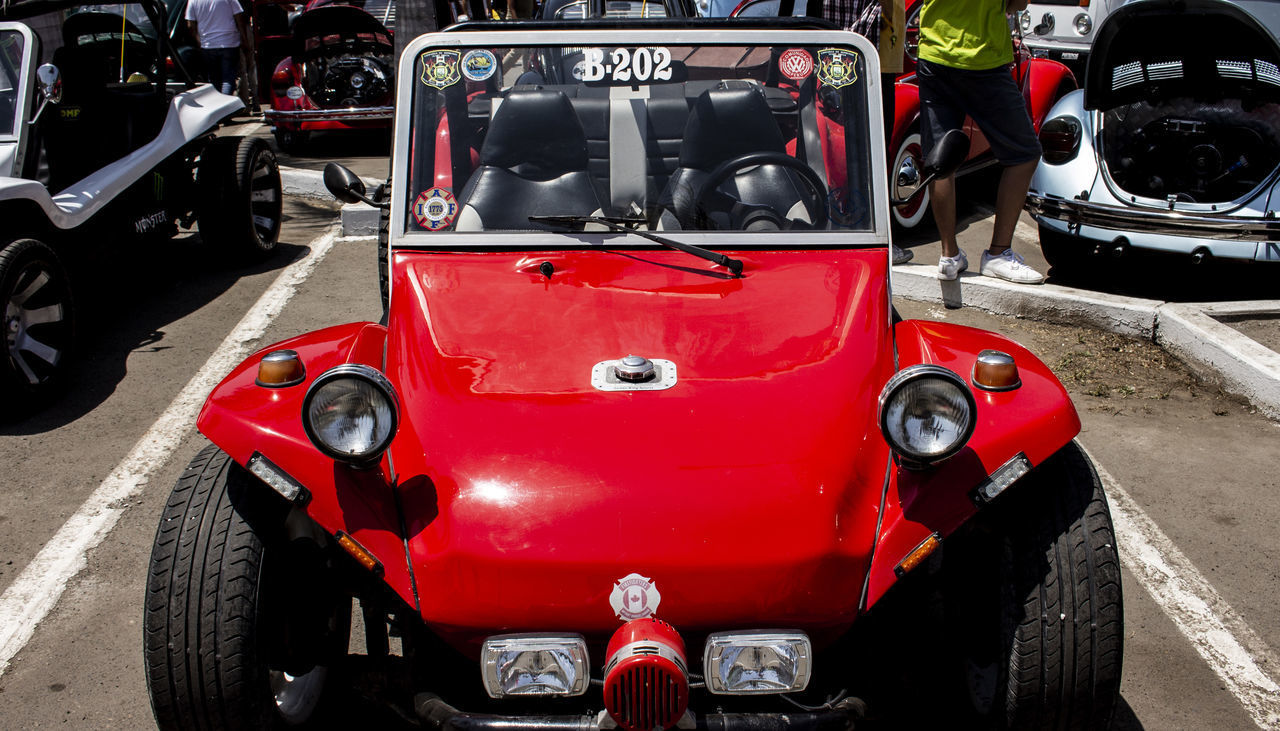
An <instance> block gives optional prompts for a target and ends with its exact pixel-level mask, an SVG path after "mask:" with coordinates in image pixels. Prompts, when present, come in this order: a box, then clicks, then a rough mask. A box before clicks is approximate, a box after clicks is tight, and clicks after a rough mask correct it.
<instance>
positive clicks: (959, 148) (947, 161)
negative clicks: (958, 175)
mask: <svg viewBox="0 0 1280 731" xmlns="http://www.w3.org/2000/svg"><path fill="white" fill-rule="evenodd" d="M967 157H969V135H967V134H965V133H964V132H962V131H960V130H958V129H953V130H950V131H948V132H947V133H946V134H945V135H943V136H942V139H941V140H938V144H936V145H934V146H933V149H932V150H929V155H928V156H927V157H925V159H924V173H925V177H926V179H928V180H931V179H933V178H945V177H947V176H948V175H952V174H954V173H955V171H957V170H959V169H960V166H961V165H963V164H964V161H965V158H967Z"/></svg>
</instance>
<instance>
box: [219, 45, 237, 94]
mask: <svg viewBox="0 0 1280 731" xmlns="http://www.w3.org/2000/svg"><path fill="white" fill-rule="evenodd" d="M222 51H223V53H222V93H223V94H231V95H234V94H235V93H236V81H238V80H239V78H240V49H239V48H224V49H222Z"/></svg>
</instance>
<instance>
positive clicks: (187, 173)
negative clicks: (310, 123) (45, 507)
mask: <svg viewBox="0 0 1280 731" xmlns="http://www.w3.org/2000/svg"><path fill="white" fill-rule="evenodd" d="M164 18H165V9H164V6H163V5H162V4H161V3H159V2H158V0H143V2H139V3H131V4H126V5H120V4H113V5H94V4H89V5H85V4H73V3H69V2H57V1H54V2H50V1H48V0H26V1H23V0H14V1H12V2H8V3H5V5H4V7H3V9H2V10H0V220H3V221H4V226H3V229H2V233H0V306H3V308H4V325H3V326H4V338H5V343H4V344H5V348H4V357H3V358H0V393H4V394H5V396H6V398H5V399H4V401H3V403H6V404H12V403H13V401H14V400H15V399H21V400H27V399H30V397H32V396H37V395H40V394H42V393H44V392H46V391H48V390H49V388H50V386H51V385H52V384H53V383H55V382H56V381H57V380H58V377H59V375H60V373H61V372H62V371H64V370H65V368H66V364H67V360H68V354H69V353H70V352H71V351H72V348H73V345H74V339H75V318H74V308H73V293H72V286H71V278H70V277H69V276H68V271H67V269H66V268H65V267H64V265H63V262H64V261H69V260H72V259H74V258H76V257H77V256H79V255H80V254H82V253H83V252H84V251H85V249H86V247H89V246H94V245H98V244H101V243H104V242H115V241H119V240H123V239H133V238H138V239H146V238H169V237H172V236H174V235H176V234H177V233H178V230H179V228H189V227H191V226H192V225H193V224H195V223H197V222H198V224H199V230H200V233H201V235H202V236H203V238H204V239H205V240H206V241H208V242H210V243H212V244H214V245H216V246H218V247H223V248H226V249H227V250H228V251H229V252H230V251H234V252H236V253H238V254H240V255H259V256H261V255H263V254H265V253H267V252H270V251H272V250H273V249H274V247H275V244H276V238H277V236H278V234H279V231H280V220H281V195H280V194H281V189H280V175H279V170H278V168H277V166H276V161H275V156H274V155H273V153H272V152H271V150H270V149H269V148H268V146H267V145H266V144H265V143H264V142H263V141H262V140H257V139H252V138H246V137H232V136H221V137H219V136H215V134H214V132H215V130H216V129H217V128H218V126H219V124H221V123H222V122H223V121H224V120H226V119H228V118H229V117H231V116H232V115H234V114H235V113H236V112H237V111H239V110H240V109H241V108H243V105H242V104H241V102H240V100H239V99H236V98H235V97H231V96H226V95H223V94H220V93H218V92H217V91H216V90H214V89H213V88H212V87H211V86H209V85H208V84H201V85H196V84H195V83H193V82H192V81H191V80H190V78H189V77H188V76H187V74H186V73H185V70H184V69H183V67H182V64H181V62H180V61H179V60H178V58H177V54H176V53H174V51H173V49H172V47H171V45H170V42H169V39H168V38H167V35H166V34H165V33H163V32H160V33H157V32H156V29H157V28H159V29H163V28H165V24H164ZM171 75H173V76H177V77H178V78H177V79H176V80H175V79H171V78H170V76H171Z"/></svg>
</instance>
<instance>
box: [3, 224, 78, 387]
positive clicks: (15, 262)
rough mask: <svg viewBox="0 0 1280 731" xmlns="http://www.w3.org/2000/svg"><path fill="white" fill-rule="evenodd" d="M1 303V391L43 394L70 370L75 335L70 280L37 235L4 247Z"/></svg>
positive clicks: (54, 256)
mask: <svg viewBox="0 0 1280 731" xmlns="http://www.w3.org/2000/svg"><path fill="white" fill-rule="evenodd" d="M0 305H2V306H3V307H4V323H3V326H4V344H5V352H4V359H3V363H0V392H5V393H8V394H10V395H15V396H17V397H19V398H23V399H25V398H35V397H39V396H40V395H42V394H44V393H46V392H47V391H48V390H49V389H50V388H51V387H53V386H54V385H55V384H56V383H57V380H58V378H59V376H60V375H61V374H62V372H63V371H64V370H65V369H66V367H67V356H68V353H70V351H71V346H72V344H73V342H74V338H75V327H74V322H73V317H72V316H73V308H72V302H71V282H70V280H69V279H68V278H67V272H66V270H65V269H63V267H62V263H61V262H60V261H59V260H58V257H57V255H56V254H54V252H53V249H51V248H49V247H48V246H47V245H46V244H44V243H42V242H40V241H37V240H35V239H18V240H16V241H11V242H9V243H8V244H5V245H4V246H3V247H2V248H0Z"/></svg>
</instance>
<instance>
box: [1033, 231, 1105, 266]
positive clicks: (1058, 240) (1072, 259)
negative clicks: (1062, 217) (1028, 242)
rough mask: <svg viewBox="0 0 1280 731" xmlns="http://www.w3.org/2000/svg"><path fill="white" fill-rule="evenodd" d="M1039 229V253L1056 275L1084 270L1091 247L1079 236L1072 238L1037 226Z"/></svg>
mask: <svg viewBox="0 0 1280 731" xmlns="http://www.w3.org/2000/svg"><path fill="white" fill-rule="evenodd" d="M1038 228H1039V229H1040V251H1041V252H1042V253H1043V254H1044V260H1045V261H1047V262H1049V266H1051V267H1053V269H1054V270H1055V271H1056V273H1058V274H1062V273H1070V272H1079V271H1081V270H1083V269H1084V268H1085V264H1086V263H1087V261H1088V259H1089V257H1090V255H1091V254H1092V251H1093V246H1092V244H1090V243H1089V242H1088V241H1085V240H1084V239H1082V238H1080V237H1079V236H1072V235H1071V234H1065V233H1062V232H1061V231H1057V230H1055V229H1051V228H1048V227H1046V226H1038Z"/></svg>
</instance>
